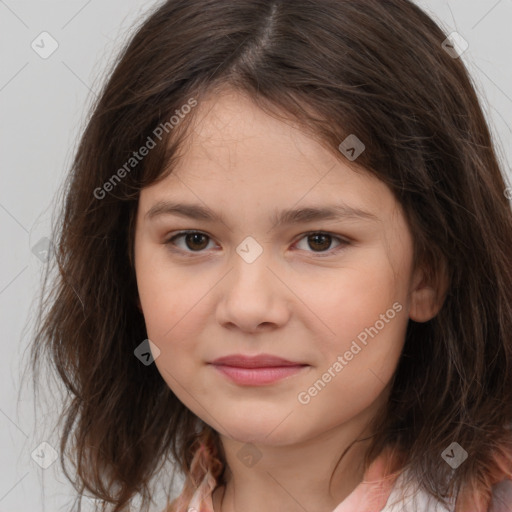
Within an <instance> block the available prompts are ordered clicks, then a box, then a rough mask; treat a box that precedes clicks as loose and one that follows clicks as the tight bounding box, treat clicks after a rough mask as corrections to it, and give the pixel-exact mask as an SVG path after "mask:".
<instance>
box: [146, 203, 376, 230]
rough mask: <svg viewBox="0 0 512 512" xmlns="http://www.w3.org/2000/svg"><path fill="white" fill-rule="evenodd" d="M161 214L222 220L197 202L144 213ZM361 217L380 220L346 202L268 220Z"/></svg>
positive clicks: (166, 205) (285, 222) (284, 222)
mask: <svg viewBox="0 0 512 512" xmlns="http://www.w3.org/2000/svg"><path fill="white" fill-rule="evenodd" d="M161 215H177V216H179V217H186V218H189V219H196V220H203V221H208V222H222V223H223V224H225V222H224V217H223V216H222V215H221V214H219V213H216V212H214V211H213V210H211V209H210V208H208V207H205V206H202V205H199V204H189V203H181V202H173V201H159V202H157V203H156V204H154V205H153V206H152V207H151V208H150V209H149V210H148V211H147V212H146V215H145V218H147V219H149V220H151V219H154V218H156V217H159V216H161ZM340 219H361V220H372V221H380V219H379V217H377V216H376V215H375V214H373V213H371V212H368V211H366V210H362V209H360V208H354V207H351V206H348V205H346V204H343V203H340V204H334V205H327V206H321V207H315V206H309V207H304V208H296V209H293V208H290V209H285V210H280V211H275V212H274V214H273V215H272V216H271V218H270V220H271V222H272V225H273V226H285V225H290V224H300V223H306V222H313V221H319V220H340Z"/></svg>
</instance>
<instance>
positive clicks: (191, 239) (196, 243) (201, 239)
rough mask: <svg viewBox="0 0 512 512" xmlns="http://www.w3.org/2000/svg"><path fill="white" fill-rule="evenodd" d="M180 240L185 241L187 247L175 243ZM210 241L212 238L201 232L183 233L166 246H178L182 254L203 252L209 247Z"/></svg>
mask: <svg viewBox="0 0 512 512" xmlns="http://www.w3.org/2000/svg"><path fill="white" fill-rule="evenodd" d="M178 239H183V240H184V241H185V246H183V244H181V245H180V244H178V243H176V242H175V241H176V240H178ZM209 240H210V237H209V236H208V235H205V234H204V233H201V232H200V231H183V232H181V233H178V234H177V235H175V236H173V237H172V238H170V239H169V240H167V241H166V242H165V245H168V246H169V247H172V246H176V247H178V248H179V249H180V250H181V251H182V252H189V253H190V252H201V251H203V249H205V248H206V247H207V246H208V241H209ZM173 250H174V249H173Z"/></svg>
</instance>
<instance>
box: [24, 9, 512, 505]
mask: <svg viewBox="0 0 512 512" xmlns="http://www.w3.org/2000/svg"><path fill="white" fill-rule="evenodd" d="M463 48H464V45H463V41H462V40H461V38H460V36H458V35H453V36H451V37H448V36H447V34H445V33H444V32H443V31H442V30H441V29H440V28H439V27H438V26H437V25H436V23H435V22H434V21H433V20H432V19H431V18H430V17H429V16H428V15H426V14H425V13H424V12H423V11H422V10H421V9H420V8H418V7H417V6H416V5H415V4H413V3H411V2H410V1H408V0H388V1H386V2H382V1H380V0H293V1H291V0H290V1H288V0H237V1H236V2H233V1H231V0H169V1H167V2H165V3H163V4H162V5H161V6H159V7H158V8H157V9H156V10H155V12H154V13H152V14H151V15H150V16H149V17H148V19H147V20H146V21H145V22H144V23H143V24H142V26H141V27H140V28H139V29H138V31H137V33H136V34H135V36H134V37H133V38H132V40H131V42H130V43H129V44H128V46H127V47H126V49H125V50H124V51H123V53H122V55H121V57H120V58H119V61H118V62H117V64H116V66H115V68H114V70H113V72H112V74H111V76H110V77H109V80H108V82H107V84H106V86H105V88H104V90H103V91H102V94H101V96H100V98H99V99H98V102H97V104H96V105H95V106H94V110H93V114H92V117H91V119H90V120H89V122H88V126H87V128H86V130H85V133H84V134H83V137H82V139H81V143H80V146H79V148H78V151H77V153H76V157H75V160H74V164H73V168H72V171H71V173H70V175H69V180H68V182H67V189H66V196H65V197H66V201H65V205H64V210H63V215H62V217H60V223H59V224H58V225H57V226H56V227H55V237H54V243H55V244H56V246H57V251H56V259H55V261H56V262H57V264H58V270H59V274H58V279H57V280H56V281H55V282H54V284H53V286H52V288H51V289H50V294H49V296H48V297H47V298H46V300H45V301H44V302H43V303H42V309H41V317H40V318H41V320H40V325H39V328H38V331H37V336H36V339H35V340H34V345H33V352H32V357H33V359H32V362H33V365H34V370H35V371H36V372H37V363H38V361H40V359H41V355H42V352H43V351H46V352H47V354H48V355H49V356H50V359H51V361H52V362H53V365H54V367H55V369H56V371H57V372H58V375H59V376H60V378H61V379H62V381H63V382H64V384H65V385H66V387H67V388H68V390H69V392H70V394H71V398H70V402H69V403H68V404H67V408H66V410H65V411H64V412H63V414H62V418H63V419H64V420H65V424H64V428H63V431H62V442H61V451H62V453H65V452H68V453H67V457H69V458H70V459H71V460H72V461H73V462H74V463H75V464H76V477H75V478H74V479H73V477H72V476H71V475H69V474H68V472H67V471H66V468H65V467H64V472H65V474H66V475H67V476H68V478H70V479H72V481H73V483H74V485H75V486H76V489H77V491H78V498H81V497H82V496H83V495H84V492H85V491H87V492H88V493H92V494H93V496H94V497H96V498H97V499H98V502H97V503H98V509H100V508H101V510H112V511H114V512H118V511H123V510H127V509H128V508H127V507H128V506H129V505H130V504H131V502H132V500H133V498H134V497H135V496H136V495H138V496H140V497H142V509H143V510H148V507H149V505H150V502H151V495H152V490H151V482H152V480H153V478H155V477H156V476H157V475H159V474H160V472H161V471H162V468H163V465H164V463H167V462H169V463H174V464H177V465H178V468H179V470H180V473H181V474H182V475H184V476H185V481H184V483H183V487H182V489H181V491H180V492H179V493H178V495H174V496H170V494H168V495H167V497H168V499H169V501H170V503H169V502H168V503H167V507H166V510H167V511H169V512H186V511H189V512H193V511H195V512H213V511H215V512H234V511H238V512H255V511H261V510H265V511H269V512H273V511H277V510H286V511H291V512H295V511H303V510H310V511H313V510H315V511H320V512H332V511H334V512H355V511H357V512H377V511H382V512H384V511H385V512H391V511H398V510H400V511H408V512H409V511H410V512H417V511H425V512H426V511H433V510H439V511H441V510H443V511H446V510H449V511H456V512H483V511H493V512H498V511H500V512H503V511H510V510H512V508H511V507H512V505H511V504H512V492H511V486H512V481H511V480H510V479H511V478H512V439H511V427H512V338H511V334H510V333H511V332H512V313H511V312H512V212H511V208H510V204H509V202H508V199H507V195H508V192H509V190H508V189H507V187H506V184H505V178H504V174H503V172H502V171H501V169H500V166H499V164H498V160H497V156H496V153H495V149H494V146H493V141H492V140H491V136H490V132H489V128H488V126H487V124H486V120H485V118H484V115H483V113H482V109H481V107H480V105H479V101H478V98H477V95H476V92H475V90H474V88H473V86H472V84H471V80H470V78H469V76H468V72H467V70H466V68H465V66H464V64H463V63H462V61H461V59H460V54H461V51H462V50H463ZM200 240H201V243H200V242H199V241H200ZM322 242H323V243H322ZM70 447H72V450H70ZM78 498H77V501H78ZM99 503H101V505H100V504H99ZM78 510H80V506H79V508H78Z"/></svg>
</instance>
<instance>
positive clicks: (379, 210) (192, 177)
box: [141, 89, 397, 218]
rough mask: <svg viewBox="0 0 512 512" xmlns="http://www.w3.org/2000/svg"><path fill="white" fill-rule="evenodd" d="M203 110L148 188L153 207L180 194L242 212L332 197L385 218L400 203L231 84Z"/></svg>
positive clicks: (146, 203)
mask: <svg viewBox="0 0 512 512" xmlns="http://www.w3.org/2000/svg"><path fill="white" fill-rule="evenodd" d="M196 109H197V111H196V112H195V113H194V114H195V116H194V121H193V123H191V125H190V126H189V136H188V137H187V138H186V140H185V142H184V145H183V146H182V148H181V150H180V158H179V159H177V160H176V162H175V164H174V167H173V169H172V172H171V174H169V175H168V176H167V177H166V178H165V179H163V180H162V181H160V182H158V183H156V184H154V185H152V186H149V187H147V188H146V189H144V190H143V191H142V193H141V205H142V206H143V209H145V212H146V213H147V212H148V211H149V209H150V208H152V207H154V206H155V203H156V202H163V201H166V200H178V199H180V200H182V199H188V200H193V202H194V203H202V204H203V206H205V207H206V208H209V209H210V210H213V209H220V210H223V211H226V212H230V211H232V213H233V214H234V215H235V216H240V215H241V214H243V215H249V214H250V213H251V212H253V213H255V212H265V213H267V214H268V212H270V211H276V209H277V208H288V209H290V208H291V207H292V206H295V207H299V206H307V205H312V204H316V205H319V204H322V203H324V204H326V203H329V204H333V205H335V204H340V205H343V206H344V207H348V208H352V210H361V211H362V210H364V211H367V212H370V213H371V214H374V215H376V216H377V217H381V216H382V214H385V213H386V212H390V211H392V210H394V209H395V207H396V206H397V204H396V202H395V200H394V197H393V195H392V193H391V191H390V190H389V189H388V187H387V186H386V185H385V184H384V183H383V182H381V181H379V180H378V179H377V178H376V177H375V176H373V175H372V174H370V173H369V172H366V171H364V170H362V169H360V168H357V167H355V165H354V164H352V163H351V162H348V160H346V159H345V157H344V156H343V155H341V154H340V155H336V154H335V151H333V152H330V151H328V150H327V149H326V148H325V147H324V146H322V145H321V144H320V143H319V142H318V141H316V140H314V139H312V138H311V137H310V136H308V135H306V134H305V133H304V132H303V131H302V130H301V129H300V128H299V127H298V126H297V125H296V124H295V123H293V122H292V121H288V120H282V119H277V118H276V117H274V116H272V115H269V114H267V113H266V112H264V111H263V110H261V109H260V108H259V107H258V106H257V105H255V104H254V102H252V101H251V100H250V99H249V98H248V97H247V96H246V95H244V94H242V93H240V92H237V91H234V90H229V89H228V90H227V91H225V92H223V93H221V94H219V95H216V96H211V97H209V98H206V99H205V100H203V101H201V102H200V103H199V105H198V106H197V107H196ZM335 149H336V148H335ZM274 218H275V217H274Z"/></svg>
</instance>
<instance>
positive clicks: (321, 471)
mask: <svg viewBox="0 0 512 512" xmlns="http://www.w3.org/2000/svg"><path fill="white" fill-rule="evenodd" d="M366 419H367V418H365V417H362V418H358V420H359V421H352V422H351V424H350V425H348V424H347V425H341V426H337V427H335V428H333V429H331V430H329V431H327V432H323V433H322V434H321V435H318V436H315V437H311V438H309V439H307V440H302V441H301V442H296V443H292V444H288V445H285V446H283V445H277V446H276V445H274V446H269V445H265V444H254V443H243V442H238V441H235V440H233V439H230V438H227V437H224V436H221V441H222V445H223V448H224V453H225V455H226V462H227V468H226V478H225V480H226V484H225V485H224V486H222V487H219V488H217V489H216V490H215V492H214V494H213V496H212V498H213V505H214V511H215V512H235V511H241V510H243V511H244V512H260V511H261V510H266V511H269V512H274V511H276V512H277V511H281V510H286V511H288V512H304V510H315V511H317V512H332V511H333V510H334V509H335V508H336V506H337V505H338V504H339V503H340V502H342V501H343V500H344V499H345V498H346V497H347V496H348V495H349V494H350V493H351V492H352V491H353V490H354V489H355V488H356V487H357V485H358V484H359V483H360V482H361V481H362V480H363V476H364V467H363V457H364V454H365V452H366V449H367V447H368V444H369V440H368V439H366V440H364V441H357V442H355V443H353V441H354V440H356V439H363V438H368V433H367V432H366V435H365V430H366V429H365V424H366V421H365V420H366ZM351 444H352V446H351V447H350V448H349V446H350V445H351ZM347 448H348V450H347V452H346V453H345V455H344V456H343V457H342V458H341V460H340V457H341V455H342V454H343V452H344V451H345V449H347ZM331 477H332V480H331Z"/></svg>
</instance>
